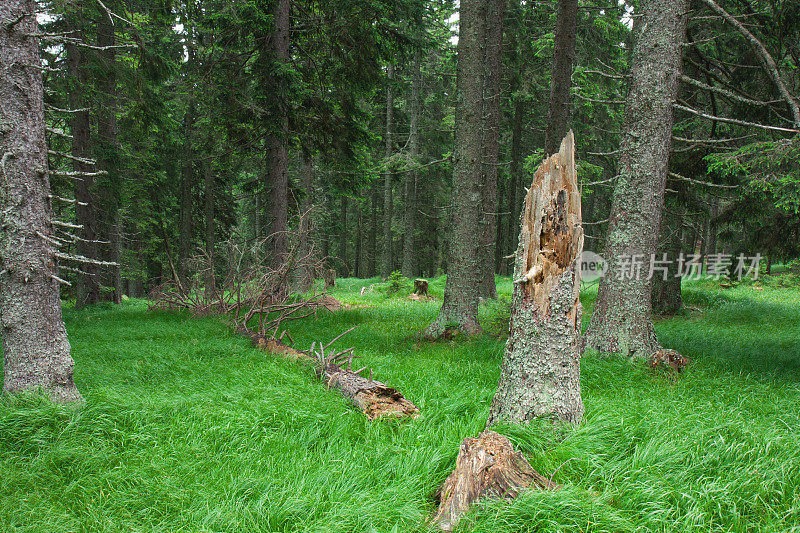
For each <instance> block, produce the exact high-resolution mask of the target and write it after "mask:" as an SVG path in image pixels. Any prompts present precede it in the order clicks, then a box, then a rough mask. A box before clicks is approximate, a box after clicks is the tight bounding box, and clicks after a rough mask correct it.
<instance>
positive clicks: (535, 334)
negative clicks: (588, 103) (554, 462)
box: [488, 132, 584, 425]
mask: <svg viewBox="0 0 800 533" xmlns="http://www.w3.org/2000/svg"><path fill="white" fill-rule="evenodd" d="M582 251H583V229H582V228H581V193H580V190H579V189H578V180H577V176H576V173H575V140H574V137H573V135H572V132H569V133H568V134H567V137H566V138H565V139H564V141H563V142H562V143H561V149H560V150H559V152H558V153H557V154H554V155H552V156H550V157H549V158H548V159H546V160H545V161H544V162H543V163H542V165H541V166H540V167H539V169H538V170H537V171H536V173H535V174H534V178H533V184H532V185H531V187H530V189H528V194H527V196H526V198H525V208H524V210H523V213H522V229H521V231H520V236H519V248H518V249H517V257H516V264H515V267H514V295H513V299H512V302H511V334H510V336H509V338H508V341H507V342H506V349H505V354H504V356H503V363H502V366H501V370H500V383H499V385H498V386H497V392H496V394H495V396H494V400H493V401H492V408H491V412H490V414H489V422H488V425H491V424H494V423H497V422H500V421H503V422H509V423H523V422H528V421H530V420H532V419H534V418H549V419H554V420H558V421H565V422H570V423H573V424H578V423H580V421H581V418H582V417H583V411H584V409H583V402H582V401H581V386H580V358H581V352H580V335H581V311H582V310H581V303H580V299H579V298H578V296H579V293H580V289H581V272H580V257H581V253H582Z"/></svg>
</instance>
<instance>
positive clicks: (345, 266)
mask: <svg viewBox="0 0 800 533" xmlns="http://www.w3.org/2000/svg"><path fill="white" fill-rule="evenodd" d="M340 201H341V204H340V205H341V209H342V210H341V218H340V220H341V221H342V229H341V231H340V232H339V260H340V262H341V264H342V277H344V278H346V277H348V276H349V275H350V263H348V262H347V196H344V195H342V196H341V197H340Z"/></svg>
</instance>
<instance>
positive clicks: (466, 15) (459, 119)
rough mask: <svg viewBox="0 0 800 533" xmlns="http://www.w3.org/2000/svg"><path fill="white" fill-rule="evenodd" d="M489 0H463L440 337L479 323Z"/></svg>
mask: <svg viewBox="0 0 800 533" xmlns="http://www.w3.org/2000/svg"><path fill="white" fill-rule="evenodd" d="M487 9H488V1H487V0H462V2H461V8H460V22H459V25H460V29H459V39H458V65H457V69H456V128H455V129H456V131H455V148H454V151H453V156H454V157H453V192H452V195H453V196H452V213H451V223H452V228H453V229H452V233H451V235H450V242H449V250H448V253H449V255H448V260H447V281H446V282H445V288H444V301H443V302H442V308H441V309H440V311H439V316H438V317H437V318H436V320H434V321H433V323H432V324H431V325H430V326H428V327H427V329H426V330H425V332H424V334H423V335H424V336H425V337H427V338H438V337H440V336H441V335H442V334H444V333H445V332H446V331H447V329H448V328H457V329H459V330H461V331H462V332H463V333H466V334H468V335H469V334H475V333H479V332H480V331H481V327H480V324H479V323H478V280H479V273H480V271H481V267H482V266H483V265H482V262H481V259H480V256H479V254H478V246H479V245H480V235H481V220H482V218H483V217H482V216H481V210H482V208H483V203H482V195H483V190H482V189H483V188H482V183H481V180H482V177H483V165H482V161H481V160H482V157H483V125H484V121H483V116H482V115H483V77H484V73H485V69H484V65H483V62H484V53H483V46H484V44H485V41H486V15H487Z"/></svg>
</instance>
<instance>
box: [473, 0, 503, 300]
mask: <svg viewBox="0 0 800 533" xmlns="http://www.w3.org/2000/svg"><path fill="white" fill-rule="evenodd" d="M487 4H488V5H487V9H488V11H487V16H486V44H485V45H484V49H485V58H484V69H485V71H484V78H483V81H484V95H483V104H484V110H483V118H484V121H485V123H484V125H483V132H484V140H483V145H484V150H485V151H484V154H483V196H482V211H483V217H482V228H481V246H480V248H479V260H480V262H481V270H480V273H479V275H480V278H479V280H478V294H479V296H482V297H483V298H490V299H496V298H497V285H496V283H495V280H494V260H495V258H494V251H495V247H496V246H497V241H496V237H497V212H498V209H497V174H498V168H499V163H500V101H501V95H502V92H503V89H502V80H503V19H504V18H505V13H506V0H488V2H487Z"/></svg>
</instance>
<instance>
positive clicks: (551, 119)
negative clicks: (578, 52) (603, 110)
mask: <svg viewBox="0 0 800 533" xmlns="http://www.w3.org/2000/svg"><path fill="white" fill-rule="evenodd" d="M577 28H578V0H559V2H558V22H557V27H556V39H555V43H554V47H553V67H552V70H551V71H550V106H549V108H548V114H547V129H545V135H544V153H546V154H554V153H556V152H557V151H558V146H559V144H560V143H561V139H563V138H564V135H566V134H567V128H568V125H569V118H570V111H571V109H570V91H571V89H572V67H573V64H574V63H575V32H576V31H577Z"/></svg>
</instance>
